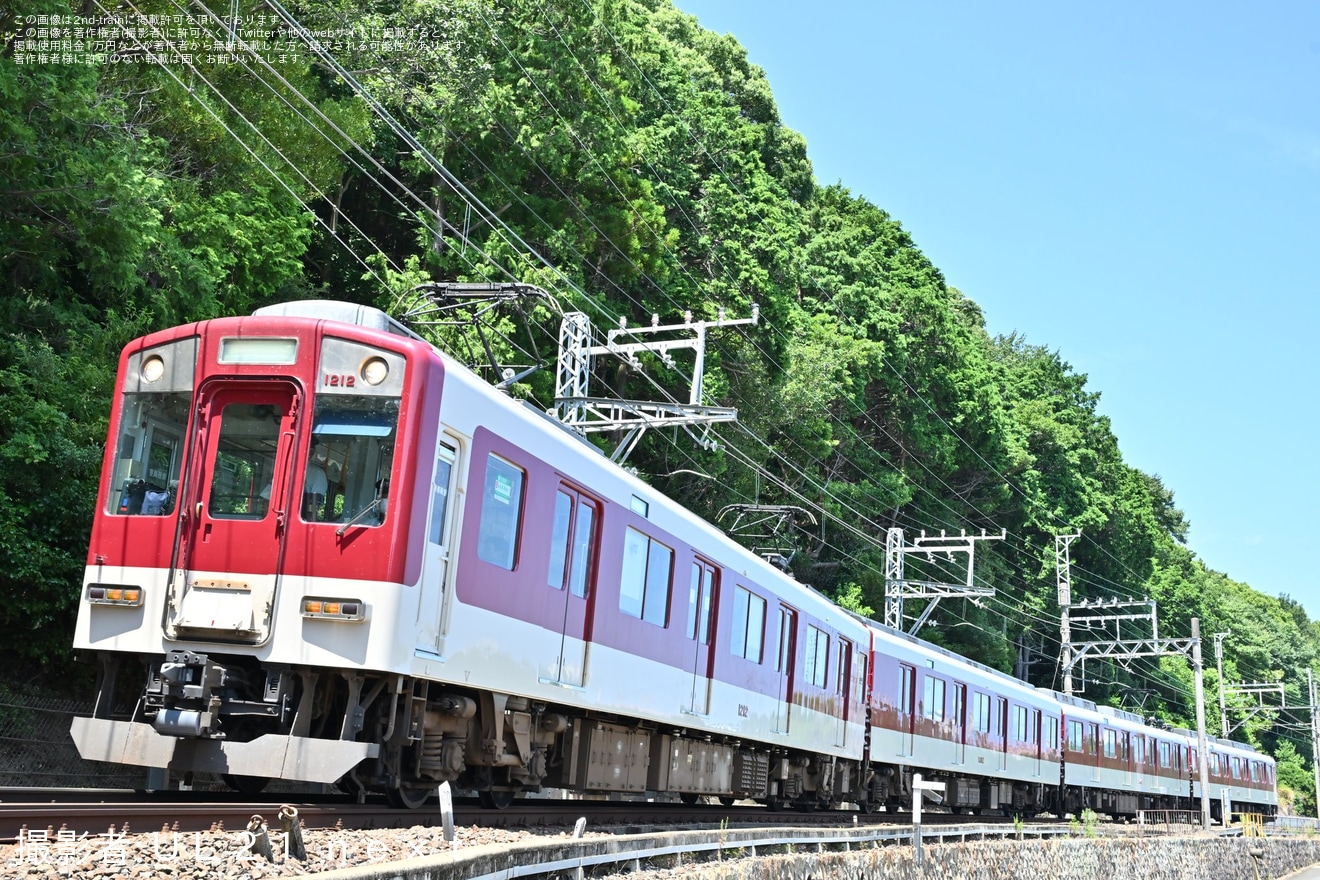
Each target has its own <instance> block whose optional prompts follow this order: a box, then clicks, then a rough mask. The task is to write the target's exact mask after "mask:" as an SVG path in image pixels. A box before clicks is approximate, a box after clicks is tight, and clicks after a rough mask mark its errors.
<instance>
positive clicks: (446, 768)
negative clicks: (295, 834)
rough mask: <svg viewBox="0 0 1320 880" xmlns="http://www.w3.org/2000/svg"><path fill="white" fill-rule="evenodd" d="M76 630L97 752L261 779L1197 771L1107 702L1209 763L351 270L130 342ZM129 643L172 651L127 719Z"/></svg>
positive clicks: (164, 654) (1187, 798) (1232, 790)
mask: <svg viewBox="0 0 1320 880" xmlns="http://www.w3.org/2000/svg"><path fill="white" fill-rule="evenodd" d="M75 647H76V648H77V649H78V650H79V651H80V652H84V653H86V654H89V655H92V656H94V657H96V658H97V659H98V660H99V662H100V664H101V671H102V676H101V680H100V682H99V684H98V692H97V707H96V710H95V712H94V713H93V717H91V718H85V719H77V720H76V722H75V724H74V728H73V733H74V738H75V740H76V742H77V743H78V746H79V748H80V750H81V751H82V753H83V754H84V755H85V756H86V757H92V758H98V759H101V760H112V761H118V762H123V763H130V764H138V765H142V766H146V767H156V768H166V769H169V770H171V771H174V772H177V773H188V772H191V771H214V772H221V773H224V774H226V776H227V778H229V779H230V780H231V781H232V782H233V783H234V784H235V785H236V786H237V787H240V788H253V787H256V786H258V785H259V784H260V781H261V780H265V779H271V778H288V779H303V780H308V781H321V782H332V781H337V782H338V783H339V784H340V785H341V787H343V788H345V789H346V790H350V791H357V790H368V791H380V792H384V793H386V794H387V795H388V796H389V797H390V798H391V799H392V800H393V801H394V802H396V803H398V804H400V805H404V806H408V805H416V804H417V803H419V802H420V801H421V800H422V799H423V798H425V796H426V794H427V793H428V792H430V791H432V790H433V789H434V787H435V785H436V784H437V783H438V782H440V781H445V780H450V781H454V782H455V783H457V784H460V785H463V786H466V787H469V788H472V789H475V790H477V791H479V792H480V793H481V794H482V796H483V799H484V800H486V801H487V802H488V803H489V804H490V805H493V806H498V805H500V804H501V803H504V802H506V801H507V800H508V798H510V797H511V796H513V795H514V794H516V793H517V792H520V791H532V790H538V789H540V788H541V787H543V786H546V785H554V786H558V787H564V788H568V789H575V790H579V791H584V792H633V793H641V792H672V793H677V794H679V795H682V796H684V797H686V798H693V797H697V796H715V797H720V798H725V799H731V798H755V799H759V800H761V801H763V802H765V803H767V804H769V805H771V806H773V807H778V806H783V805H787V804H795V805H799V806H818V805H829V804H835V803H840V802H849V803H854V804H858V805H860V806H861V807H863V808H872V807H875V806H879V805H881V804H885V803H889V804H891V805H893V804H897V803H900V802H903V801H904V800H906V799H910V796H911V789H910V781H911V775H912V773H914V772H921V773H923V774H925V775H926V776H927V777H932V776H933V777H938V778H943V779H946V780H947V781H948V782H949V801H948V802H949V804H950V806H952V807H954V808H956V809H964V808H965V809H968V810H980V809H1004V810H1010V809H1011V810H1015V811H1018V812H1025V813H1032V812H1039V811H1043V810H1046V809H1052V810H1061V809H1071V808H1076V807H1080V806H1102V807H1104V808H1105V809H1107V810H1109V811H1111V812H1115V813H1128V812H1132V811H1134V810H1135V809H1137V808H1141V807H1148V806H1156V805H1164V806H1174V805H1186V804H1190V803H1191V799H1192V798H1194V797H1199V792H1198V791H1197V790H1196V789H1195V788H1194V786H1193V785H1192V784H1191V783H1190V781H1187V783H1186V784H1184V781H1185V780H1186V779H1187V777H1186V774H1185V771H1184V772H1183V775H1182V776H1178V772H1177V771H1175V769H1174V768H1171V767H1165V768H1158V770H1159V771H1160V772H1157V768H1153V767H1147V766H1146V765H1145V764H1141V763H1137V764H1133V763H1132V755H1133V747H1131V746H1128V747H1127V751H1125V752H1123V754H1125V755H1127V758H1126V759H1121V758H1120V757H1119V756H1118V752H1117V751H1115V754H1114V755H1104V754H1098V753H1096V752H1088V751H1086V749H1085V745H1086V734H1087V731H1088V730H1091V728H1093V729H1094V731H1093V732H1094V736H1095V743H1096V744H1098V745H1097V746H1096V748H1097V749H1099V751H1100V752H1103V749H1104V746H1105V744H1106V743H1108V742H1109V739H1107V738H1108V737H1116V738H1117V739H1115V740H1114V741H1115V742H1123V743H1130V742H1135V741H1137V739H1138V738H1154V740H1153V741H1155V742H1157V743H1158V742H1165V741H1167V742H1168V743H1169V747H1170V748H1175V747H1176V748H1177V749H1181V750H1182V751H1181V752H1180V753H1179V754H1181V755H1182V759H1181V760H1183V762H1184V763H1183V764H1182V765H1179V766H1180V767H1184V768H1185V766H1186V761H1187V760H1188V758H1187V752H1186V749H1187V746H1186V742H1185V740H1180V739H1178V738H1177V737H1176V736H1175V735H1173V734H1170V733H1168V732H1160V731H1155V730H1153V729H1151V728H1148V727H1146V726H1144V725H1142V724H1141V723H1140V722H1139V721H1138V720H1137V719H1135V718H1133V717H1131V716H1127V715H1125V714H1124V713H1117V712H1109V711H1105V710H1097V709H1095V708H1094V707H1093V706H1091V705H1090V704H1087V703H1085V702H1083V701H1077V700H1066V699H1065V698H1062V697H1060V696H1059V695H1056V694H1054V693H1052V692H1049V691H1043V690H1039V689H1036V688H1033V687H1031V686H1029V685H1027V684H1025V683H1023V682H1020V681H1017V680H1015V679H1012V678H1010V677H1008V676H1005V675H1003V674H1001V673H998V672H995V671H993V670H990V669H988V668H986V667H983V666H980V665H979V664H976V663H974V662H971V661H968V660H966V659H964V658H961V657H957V656H956V655H953V654H951V653H949V652H946V651H943V650H942V649H939V648H936V647H934V646H932V645H930V644H928V643H925V642H922V641H920V640H918V639H914V638H911V637H909V636H906V635H904V634H901V633H895V632H893V631H890V630H886V629H885V628H883V627H880V626H879V625H876V624H874V623H871V622H869V621H862V620H860V619H858V618H856V617H854V616H853V615H850V614H849V613H847V612H844V611H842V610H840V609H839V608H837V607H836V606H834V605H833V604H832V603H830V602H829V601H828V600H827V599H825V598H824V597H823V596H821V595H820V594H818V593H817V592H815V591H814V590H812V589H810V588H809V587H805V586H803V585H801V584H799V583H797V582H796V581H794V580H793V579H792V578H790V577H788V576H786V575H784V574H783V573H782V572H780V571H779V570H777V569H775V568H774V567H772V566H770V565H769V564H767V563H766V562H765V561H763V560H762V559H761V558H759V557H758V556H756V555H754V554H752V553H750V552H748V551H747V550H745V549H744V548H742V547H741V546H739V545H738V544H736V543H735V542H733V541H731V540H730V539H728V538H727V537H726V536H725V535H723V534H722V533H721V532H719V531H717V530H716V529H714V528H713V527H712V526H710V525H709V524H707V523H705V522H704V521H702V520H700V519H698V518H697V517H694V516H693V515H692V514H691V513H689V512H688V511H686V510H685V509H683V508H682V507H680V506H678V505H677V504H675V503H674V502H672V501H670V500H669V499H667V498H665V497H664V496H662V495H660V494H659V493H657V492H656V491H655V490H654V489H652V488H651V487H650V486H649V485H647V484H646V483H644V482H642V481H640V480H638V479H637V478H635V477H634V476H632V475H630V474H628V473H627V472H625V471H623V470H622V469H620V468H618V467H617V466H615V465H613V464H612V463H610V462H609V461H607V460H606V459H605V458H604V457H603V456H601V455H599V454H598V453H597V452H596V451H595V450H594V449H593V448H592V447H590V446H589V445H588V444H586V443H584V442H582V441H581V440H580V439H578V438H576V437H575V436H573V435H571V434H569V433H568V432H566V431H565V430H564V429H562V428H561V427H560V426H558V425H557V424H556V423H554V422H552V421H551V420H550V419H548V418H547V417H546V416H544V415H543V414H541V413H538V412H536V411H535V410H533V409H531V408H530V407H528V406H527V405H525V404H522V403H520V402H517V401H514V400H511V399H510V398H508V397H507V396H505V395H503V394H501V393H499V392H497V391H495V390H493V389H491V388H490V387H489V386H488V385H486V384H485V383H484V382H482V381H481V380H480V379H479V378H477V377H476V376H475V375H473V374H472V373H470V372H469V371H467V370H466V369H465V368H463V367H462V366H460V365H458V364H456V363H454V362H453V361H451V360H449V359H448V358H446V357H444V356H443V355H441V354H440V353H438V352H436V351H435V350H434V349H433V348H431V347H430V346H429V345H427V344H425V343H424V342H422V341H421V340H419V339H417V338H415V337H413V336H411V335H410V334H408V333H407V331H404V330H402V328H400V327H398V326H397V325H396V324H394V323H393V322H392V321H391V320H390V319H388V318H387V317H385V316H384V315H383V314H381V313H379V312H376V311H375V310H372V309H367V308H363V307H357V306H348V305H345V304H342V303H324V302H316V303H293V304H289V305H287V306H283V307H279V308H276V309H271V310H263V311H262V312H259V313H258V314H257V315H256V316H253V317H248V318H229V319H218V320H215V321H210V322H203V323H200V324H195V325H188V326H186V327H180V328H175V329H173V330H169V331H163V332H161V333H157V334H153V335H152V336H148V337H145V338H143V339H141V340H137V341H136V342H134V343H132V344H130V345H129V346H128V348H127V349H126V350H125V352H124V355H123V357H122V359H121V365H120V375H119V396H118V398H117V400H116V404H115V407H114V412H113V415H112V420H111V427H110V442H109V443H108V446H107V451H106V459H105V468H104V476H103V479H102V485H101V494H100V502H99V506H98V511H97V516H96V521H95V524H94V528H93V535H92V542H91V547H90V548H89V553H88V566H87V575H86V579H85V583H84V587H83V603H82V605H81V608H80V613H79V617H78V625H77V631H76V635H75ZM125 661H138V662H140V663H141V665H142V666H143V668H144V669H145V672H146V674H145V683H144V684H141V685H138V684H137V683H136V682H134V683H133V684H132V685H131V686H133V687H135V688H138V690H137V691H135V696H136V704H137V708H136V710H135V712H134V715H133V717H131V718H129V719H127V720H125V719H122V718H115V717H112V711H111V710H112V707H113V705H114V703H115V698H116V695H117V694H118V693H119V690H120V689H121V688H124V687H129V686H130V685H128V684H126V683H125V681H126V678H127V677H126V676H124V675H122V674H121V673H122V671H123V670H124V669H125V668H126V663H125ZM127 666H128V667H131V664H127ZM1072 721H1076V722H1077V723H1081V724H1083V725H1089V727H1084V728H1083V734H1082V739H1083V742H1082V746H1083V748H1082V749H1081V750H1077V749H1071V750H1070V749H1069V748H1068V742H1067V736H1066V732H1067V729H1068V728H1067V724H1068V723H1070V722H1072ZM1105 731H1111V733H1106V732H1105ZM1142 742H1143V743H1144V742H1145V739H1142ZM1115 748H1116V749H1117V746H1116V747H1115ZM1142 748H1144V746H1143V747H1142ZM1159 748H1160V747H1159V746H1158V745H1156V747H1155V749H1156V752H1157V753H1158V752H1159ZM1213 751H1216V752H1218V753H1222V754H1224V755H1226V756H1228V760H1227V762H1226V764H1225V768H1226V769H1225V771H1224V776H1222V777H1216V780H1217V781H1212V794H1214V795H1215V796H1216V799H1217V800H1218V801H1220V802H1223V798H1222V797H1220V796H1219V795H1220V793H1221V792H1222V790H1225V789H1227V790H1228V791H1229V795H1228V802H1229V803H1230V804H1231V805H1232V806H1233V808H1234V809H1236V808H1238V807H1241V808H1253V809H1255V808H1259V809H1264V810H1269V809H1271V808H1272V806H1273V805H1274V803H1275V802H1276V801H1275V799H1274V778H1273V764H1272V762H1271V761H1269V759H1268V758H1266V757H1265V756H1262V755H1258V754H1256V753H1254V752H1249V751H1247V750H1246V749H1245V747H1241V746H1236V745H1232V744H1216V745H1215V746H1214V749H1213ZM1233 759H1236V760H1237V762H1238V763H1237V764H1236V765H1234V764H1233ZM1124 760H1126V761H1127V764H1125V765H1124V764H1123V763H1122V762H1123V761H1124ZM1234 766H1237V767H1238V769H1239V772H1240V773H1243V774H1246V778H1245V779H1243V778H1239V777H1233V776H1232V775H1231V774H1232V772H1233V768H1234ZM1164 771H1167V772H1164ZM1253 774H1254V775H1253ZM1215 786H1218V788H1216V787H1215Z"/></svg>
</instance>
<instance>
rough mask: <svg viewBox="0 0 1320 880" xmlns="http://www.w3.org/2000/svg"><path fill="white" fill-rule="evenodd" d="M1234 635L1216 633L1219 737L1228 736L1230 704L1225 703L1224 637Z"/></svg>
mask: <svg viewBox="0 0 1320 880" xmlns="http://www.w3.org/2000/svg"><path fill="white" fill-rule="evenodd" d="M1232 634H1233V633H1232V632H1231V631H1229V632H1221V633H1215V669H1217V670H1218V671H1219V735H1220V736H1228V704H1227V703H1226V702H1225V701H1224V637H1225V636H1231V635H1232Z"/></svg>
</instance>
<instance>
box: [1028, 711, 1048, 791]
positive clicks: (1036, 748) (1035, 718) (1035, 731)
mask: <svg viewBox="0 0 1320 880" xmlns="http://www.w3.org/2000/svg"><path fill="white" fill-rule="evenodd" d="M1028 734H1029V735H1030V737H1031V751H1032V754H1034V755H1035V756H1036V759H1035V760H1034V761H1033V762H1032V763H1033V764H1034V766H1035V769H1034V770H1033V771H1032V773H1031V775H1032V776H1040V773H1041V750H1042V749H1043V748H1044V742H1043V740H1044V739H1045V738H1044V737H1043V736H1041V721H1040V710H1039V709H1032V710H1031V725H1030V727H1029V728H1028Z"/></svg>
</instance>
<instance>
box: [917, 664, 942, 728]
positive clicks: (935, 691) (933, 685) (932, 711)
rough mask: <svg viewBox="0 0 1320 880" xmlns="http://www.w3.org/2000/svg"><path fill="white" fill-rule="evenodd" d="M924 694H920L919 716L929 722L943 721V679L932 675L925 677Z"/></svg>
mask: <svg viewBox="0 0 1320 880" xmlns="http://www.w3.org/2000/svg"><path fill="white" fill-rule="evenodd" d="M924 691H925V693H924V694H922V698H923V702H922V704H921V714H922V715H924V716H926V717H927V718H929V719H930V720H931V721H943V720H944V679H942V678H937V677H935V676H933V675H927V676H926V686H925V688H924Z"/></svg>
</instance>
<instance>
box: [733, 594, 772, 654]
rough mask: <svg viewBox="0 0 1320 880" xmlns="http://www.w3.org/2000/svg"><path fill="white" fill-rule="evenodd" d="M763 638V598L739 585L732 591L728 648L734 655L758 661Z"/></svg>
mask: <svg viewBox="0 0 1320 880" xmlns="http://www.w3.org/2000/svg"><path fill="white" fill-rule="evenodd" d="M764 638H765V599H763V598H761V597H760V596H758V595H756V594H755V593H753V592H752V591H751V590H749V589H747V588H746V587H742V586H740V587H738V588H737V589H736V590H734V593H733V621H732V626H731V634H730V644H729V648H730V650H731V651H732V652H733V654H734V656H735V657H742V658H743V659H744V660H751V661H752V662H753V663H760V662H761V648H762V645H763V643H764Z"/></svg>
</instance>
